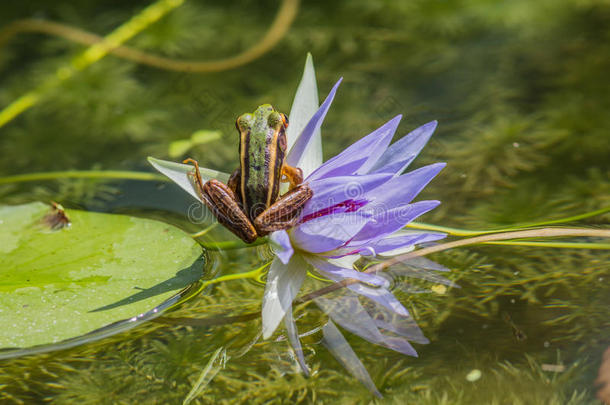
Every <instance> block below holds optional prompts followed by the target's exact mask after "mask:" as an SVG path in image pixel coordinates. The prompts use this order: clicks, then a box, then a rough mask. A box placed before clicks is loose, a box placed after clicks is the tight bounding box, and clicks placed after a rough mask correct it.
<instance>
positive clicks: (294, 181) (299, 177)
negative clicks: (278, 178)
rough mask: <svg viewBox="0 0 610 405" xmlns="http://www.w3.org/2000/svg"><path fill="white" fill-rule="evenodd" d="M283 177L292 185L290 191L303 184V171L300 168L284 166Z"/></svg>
mask: <svg viewBox="0 0 610 405" xmlns="http://www.w3.org/2000/svg"><path fill="white" fill-rule="evenodd" d="M282 176H285V177H286V180H283V181H288V182H289V183H290V190H292V189H293V188H295V187H296V186H298V185H299V184H301V183H302V182H303V170H301V169H299V168H298V167H292V166H288V165H284V166H282Z"/></svg>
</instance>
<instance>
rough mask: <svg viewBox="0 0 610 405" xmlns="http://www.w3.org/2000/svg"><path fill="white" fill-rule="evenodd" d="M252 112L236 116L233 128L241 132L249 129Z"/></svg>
mask: <svg viewBox="0 0 610 405" xmlns="http://www.w3.org/2000/svg"><path fill="white" fill-rule="evenodd" d="M252 119H253V117H252V114H243V115H240V116H239V117H237V120H236V121H235V128H237V130H238V131H239V132H240V133H241V132H244V131H249V130H250V128H251V127H252V126H251V123H252Z"/></svg>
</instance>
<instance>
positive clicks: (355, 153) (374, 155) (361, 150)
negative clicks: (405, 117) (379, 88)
mask: <svg viewBox="0 0 610 405" xmlns="http://www.w3.org/2000/svg"><path fill="white" fill-rule="evenodd" d="M400 118H401V116H400V115H398V116H396V117H394V118H393V119H391V120H390V121H388V122H387V123H385V124H384V125H383V126H381V127H380V128H378V129H376V130H375V131H373V132H372V133H370V134H369V135H367V136H365V137H364V138H362V139H360V140H359V141H357V142H355V143H353V144H352V145H351V146H349V147H348V148H347V149H345V150H344V151H343V152H341V153H340V154H338V155H337V156H335V157H333V158H332V159H330V160H328V161H327V162H326V163H324V164H323V165H322V166H320V167H319V168H318V169H317V170H316V171H314V172H313V173H312V174H311V176H309V178H308V180H316V179H321V178H323V177H330V176H346V175H351V174H354V173H360V174H362V173H366V172H367V171H368V170H369V169H370V168H371V167H372V166H373V165H374V164H375V162H376V161H377V159H379V157H380V156H381V155H382V154H383V152H384V151H385V150H386V148H387V147H388V145H389V144H390V141H391V140H392V136H393V135H394V132H395V131H396V127H398V123H399V121H400ZM355 162H358V163H357V164H355Z"/></svg>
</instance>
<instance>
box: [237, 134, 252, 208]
mask: <svg viewBox="0 0 610 405" xmlns="http://www.w3.org/2000/svg"><path fill="white" fill-rule="evenodd" d="M249 145H250V130H248V131H241V132H240V140H239V164H240V170H241V176H240V185H239V192H240V193H241V201H242V204H243V210H244V212H245V213H246V215H248V210H249V207H250V204H251V202H250V201H249V199H248V198H247V196H248V193H247V192H246V184H247V182H248V176H249V173H248V167H250V158H249V155H248V154H249V153H250V150H249Z"/></svg>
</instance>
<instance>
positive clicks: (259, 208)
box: [183, 104, 313, 244]
mask: <svg viewBox="0 0 610 405" xmlns="http://www.w3.org/2000/svg"><path fill="white" fill-rule="evenodd" d="M235 127H236V128H237V131H238V133H239V162H240V163H239V167H238V168H237V169H235V171H234V172H233V173H232V174H231V176H230V177H229V180H228V182H227V184H224V183H222V182H221V181H219V180H216V179H210V180H208V181H206V182H205V183H204V182H203V180H202V178H201V174H200V173H199V165H198V163H197V161H196V160H194V159H192V158H188V159H185V160H184V162H183V163H190V164H192V165H193V166H194V171H193V172H192V173H191V174H190V176H192V179H193V182H194V184H195V187H196V189H197V192H198V195H199V197H200V199H201V200H202V201H203V202H204V203H205V205H206V206H207V207H208V209H209V210H210V211H211V212H212V213H213V214H214V216H215V217H216V219H217V220H218V222H219V223H221V224H222V225H224V226H225V227H226V228H228V229H229V230H230V231H231V232H233V233H234V234H235V235H236V236H238V237H239V238H240V239H241V240H243V241H244V242H245V243H248V244H249V243H253V242H254V241H256V240H257V239H258V238H259V237H263V236H266V235H267V234H269V233H271V232H274V231H279V230H287V229H290V228H292V227H293V226H295V225H296V224H297V223H298V221H299V219H300V213H301V211H302V209H303V207H304V206H305V204H306V203H307V202H308V201H309V200H310V199H311V198H312V197H313V191H312V189H311V188H310V187H309V185H308V184H307V183H303V171H302V170H301V169H300V168H297V167H293V166H290V165H288V164H287V163H286V149H287V140H286V129H287V128H288V118H287V117H286V115H285V114H283V113H281V112H279V111H277V110H276V109H275V108H274V107H273V106H272V105H271V104H263V105H260V106H259V107H258V108H256V110H255V111H254V112H253V113H245V114H242V115H240V116H239V117H238V118H237V120H236V122H235ZM281 183H289V187H288V191H287V192H285V193H284V194H282V195H280V185H281Z"/></svg>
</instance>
